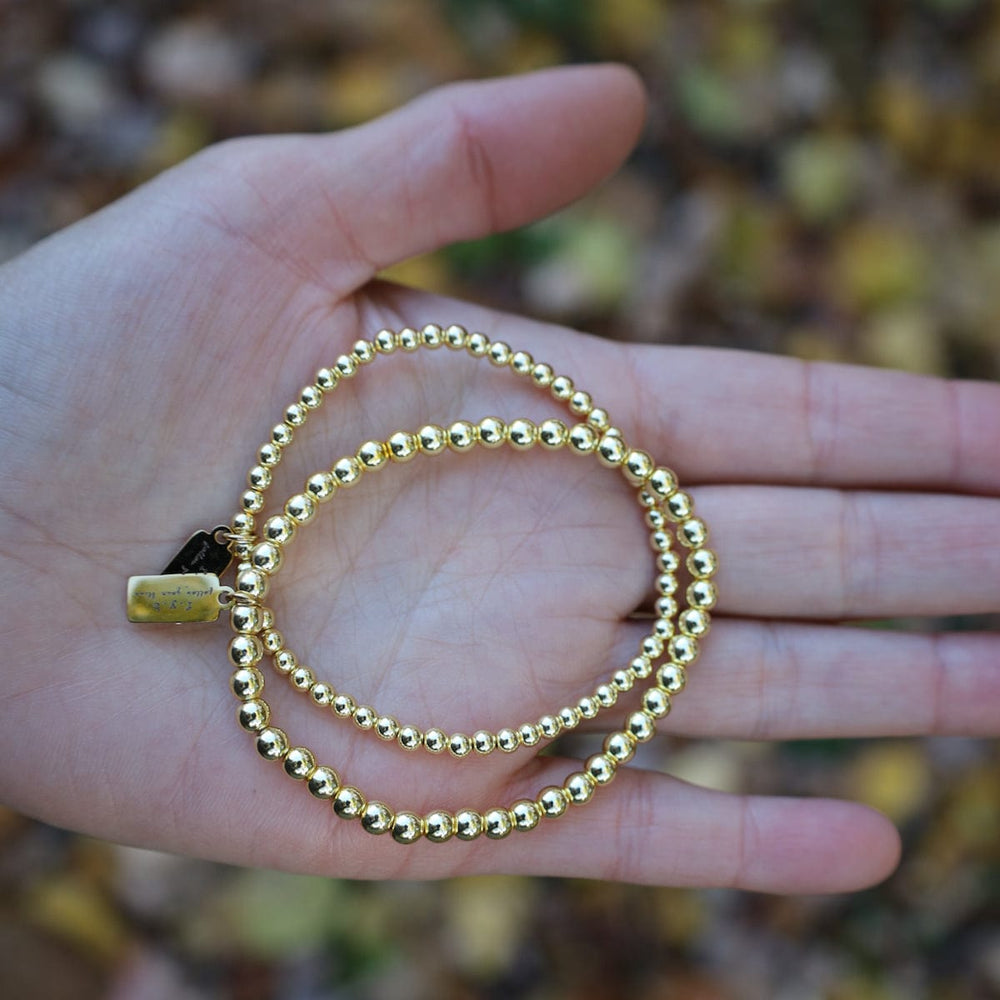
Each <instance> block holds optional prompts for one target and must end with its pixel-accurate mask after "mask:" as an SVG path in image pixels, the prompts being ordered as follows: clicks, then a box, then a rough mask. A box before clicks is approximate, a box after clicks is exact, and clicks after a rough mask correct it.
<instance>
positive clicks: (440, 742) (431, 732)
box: [424, 729, 448, 753]
mask: <svg viewBox="0 0 1000 1000" xmlns="http://www.w3.org/2000/svg"><path fill="white" fill-rule="evenodd" d="M447 747H448V735H447V733H443V732H442V731H441V730H440V729H428V730H427V732H426V733H424V748H425V749H426V750H429V751H430V752H431V753H441V752H442V751H443V750H446V749H447Z"/></svg>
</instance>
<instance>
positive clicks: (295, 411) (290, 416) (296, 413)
mask: <svg viewBox="0 0 1000 1000" xmlns="http://www.w3.org/2000/svg"><path fill="white" fill-rule="evenodd" d="M309 388H313V387H312V386H310V387H309ZM308 415H309V411H308V410H307V409H306V408H305V407H304V406H303V405H302V404H301V403H292V405H291V406H289V407H288V409H287V410H285V423H286V424H288V426H289V427H301V426H302V425H303V424H304V423H305V422H306V418H307V417H308Z"/></svg>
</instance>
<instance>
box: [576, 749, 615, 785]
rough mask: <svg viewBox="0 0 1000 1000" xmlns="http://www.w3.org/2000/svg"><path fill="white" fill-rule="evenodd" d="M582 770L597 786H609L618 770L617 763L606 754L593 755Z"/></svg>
mask: <svg viewBox="0 0 1000 1000" xmlns="http://www.w3.org/2000/svg"><path fill="white" fill-rule="evenodd" d="M584 769H585V770H586V772H587V774H589V775H590V777H591V778H593V779H594V781H595V782H596V783H597V784H598V785H609V784H610V783H611V782H612V781H613V780H614V777H615V772H616V771H617V770H618V761H616V760H615V759H614V757H611V756H609V755H608V754H604V753H595V754H594V755H593V756H592V757H588V758H587V763H586V764H584Z"/></svg>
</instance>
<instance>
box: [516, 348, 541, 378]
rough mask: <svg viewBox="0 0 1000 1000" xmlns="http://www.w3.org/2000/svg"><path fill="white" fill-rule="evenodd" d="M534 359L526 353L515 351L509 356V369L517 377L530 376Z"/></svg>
mask: <svg viewBox="0 0 1000 1000" xmlns="http://www.w3.org/2000/svg"><path fill="white" fill-rule="evenodd" d="M534 364H535V359H534V358H533V357H532V356H531V355H530V354H529V353H528V352H527V351H515V352H514V353H513V354H512V355H511V356H510V367H511V369H512V370H513V371H515V372H517V374H518V375H530V374H531V369H532V367H533V366H534Z"/></svg>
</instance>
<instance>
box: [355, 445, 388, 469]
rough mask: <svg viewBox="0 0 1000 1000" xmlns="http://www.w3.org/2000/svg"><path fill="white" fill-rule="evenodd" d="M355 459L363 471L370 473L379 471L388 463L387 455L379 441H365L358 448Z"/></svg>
mask: <svg viewBox="0 0 1000 1000" xmlns="http://www.w3.org/2000/svg"><path fill="white" fill-rule="evenodd" d="M355 457H356V458H357V460H358V463H359V464H360V465H361V467H362V468H363V469H366V470H371V471H372V472H374V471H376V470H377V469H381V468H382V466H383V465H385V464H386V462H388V461H389V453H388V452H387V451H386V448H385V445H384V444H382V442H381V441H365V443H364V444H363V445H361V447H360V448H358V451H357V454H356V455H355Z"/></svg>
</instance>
